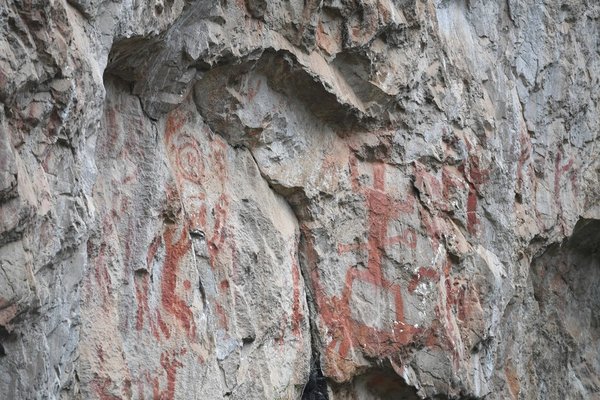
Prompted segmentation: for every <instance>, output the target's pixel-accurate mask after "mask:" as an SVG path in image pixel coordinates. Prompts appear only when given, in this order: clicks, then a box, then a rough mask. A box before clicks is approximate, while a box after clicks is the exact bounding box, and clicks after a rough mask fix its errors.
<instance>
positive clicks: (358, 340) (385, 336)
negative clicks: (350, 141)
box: [302, 158, 422, 381]
mask: <svg viewBox="0 0 600 400" xmlns="http://www.w3.org/2000/svg"><path fill="white" fill-rule="evenodd" d="M372 168H373V186H372V187H362V186H361V185H360V184H359V181H358V165H357V161H356V159H355V158H352V159H351V161H350V172H351V177H352V186H353V189H354V191H355V192H357V193H361V194H363V195H364V197H365V201H366V203H367V209H368V227H367V231H368V237H367V243H363V244H340V245H338V252H339V253H340V254H341V253H344V252H348V251H353V250H362V249H365V250H366V251H367V253H368V263H367V268H366V269H359V268H358V267H351V268H350V269H349V270H348V271H347V273H346V278H345V282H344V289H343V290H342V293H341V295H340V296H333V297H328V296H327V295H326V294H325V290H324V288H323V286H322V284H321V278H320V275H319V271H318V269H317V266H316V253H315V251H314V244H313V243H312V242H311V237H310V233H308V232H307V227H306V226H304V227H303V228H302V229H303V231H304V236H305V238H306V241H307V242H306V251H307V254H306V255H307V262H308V264H309V266H310V275H311V280H312V284H313V287H314V290H315V294H316V302H317V306H318V308H319V314H320V316H321V318H322V320H323V322H324V324H325V325H326V327H327V334H328V335H329V336H330V337H331V342H330V343H329V345H328V346H327V348H326V354H325V356H326V358H327V359H329V360H330V361H331V362H330V363H329V362H328V363H326V365H325V368H326V369H327V371H326V374H327V375H328V376H330V377H333V378H334V379H336V380H338V381H344V380H346V379H348V378H349V377H350V376H351V374H352V371H353V369H354V366H353V363H352V360H351V359H350V358H349V357H348V353H349V352H350V351H351V350H353V349H357V348H359V349H360V351H362V352H363V354H366V355H369V356H377V357H381V356H386V355H390V356H392V355H394V354H396V353H397V352H398V349H399V348H400V347H401V346H404V345H406V344H408V343H410V342H411V341H412V340H413V337H414V336H415V335H416V334H418V333H420V332H421V331H422V330H421V328H418V327H415V326H412V325H409V324H407V323H406V322H405V318H404V304H403V299H402V290H403V289H402V287H401V286H400V285H398V284H395V283H393V282H391V281H389V280H388V279H386V278H385V276H384V273H383V270H382V266H381V263H382V258H383V255H384V252H385V248H386V247H388V246H393V245H403V246H407V247H410V248H415V247H416V234H415V232H414V231H413V230H412V229H407V230H406V231H405V232H404V233H402V234H401V235H398V236H392V237H390V236H389V235H388V224H389V222H390V220H392V219H393V218H395V217H398V216H399V214H400V213H410V212H411V211H413V209H414V198H413V197H412V194H410V195H407V198H406V200H404V201H399V200H397V199H394V198H393V197H392V196H390V195H389V194H388V193H386V191H385V164H383V163H377V164H372ZM363 285H366V286H371V287H372V288H374V289H375V290H376V291H377V292H378V293H382V294H383V295H384V296H387V297H388V298H389V299H391V303H392V306H393V307H394V321H384V322H385V323H387V324H388V325H391V327H387V326H385V327H375V326H369V325H367V324H366V323H365V322H362V321H357V320H356V319H355V318H353V315H352V314H353V312H352V308H353V304H352V294H353V291H355V290H356V288H357V287H358V286H363ZM334 369H335V370H334Z"/></svg>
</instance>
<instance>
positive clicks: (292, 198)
mask: <svg viewBox="0 0 600 400" xmlns="http://www.w3.org/2000/svg"><path fill="white" fill-rule="evenodd" d="M247 151H248V152H249V153H250V155H251V156H252V159H253V161H254V164H255V165H256V167H257V168H258V170H259V172H260V174H261V176H262V178H263V179H264V180H265V182H266V183H267V184H268V185H269V187H270V188H271V190H272V191H273V192H274V193H276V194H277V195H279V196H281V197H282V198H283V199H285V201H286V202H287V204H288V206H289V208H290V210H292V212H293V213H294V216H295V218H296V221H297V223H298V226H299V228H300V232H299V233H300V237H299V238H298V242H297V243H298V245H297V248H296V253H297V255H298V263H299V268H300V277H301V279H302V284H303V286H304V291H305V299H304V301H306V305H307V307H308V312H309V316H308V321H309V332H310V345H311V358H310V368H309V375H308V377H307V380H306V383H305V384H304V386H303V388H302V392H301V399H302V400H329V398H330V397H329V389H328V384H327V378H326V377H325V376H324V375H323V371H322V370H321V340H320V338H319V335H318V334H317V326H316V323H317V310H316V309H315V308H316V306H317V305H316V302H315V301H314V299H313V295H312V285H310V284H309V280H308V279H309V278H307V274H308V268H309V266H308V265H307V263H306V254H303V252H302V250H301V249H302V248H303V246H304V245H305V237H304V230H303V229H302V224H303V219H302V218H301V215H303V214H306V213H299V212H298V208H299V207H303V206H306V201H307V200H306V199H305V200H304V202H303V201H302V200H301V199H302V198H303V197H304V196H303V195H302V193H300V192H298V191H294V190H293V189H287V188H284V187H283V186H281V185H279V184H277V183H275V182H273V180H272V179H271V178H270V177H269V176H268V175H267V174H266V173H265V172H264V171H263V170H262V169H261V167H260V165H259V164H258V162H257V161H256V158H255V157H254V154H253V152H252V151H251V150H247Z"/></svg>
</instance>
